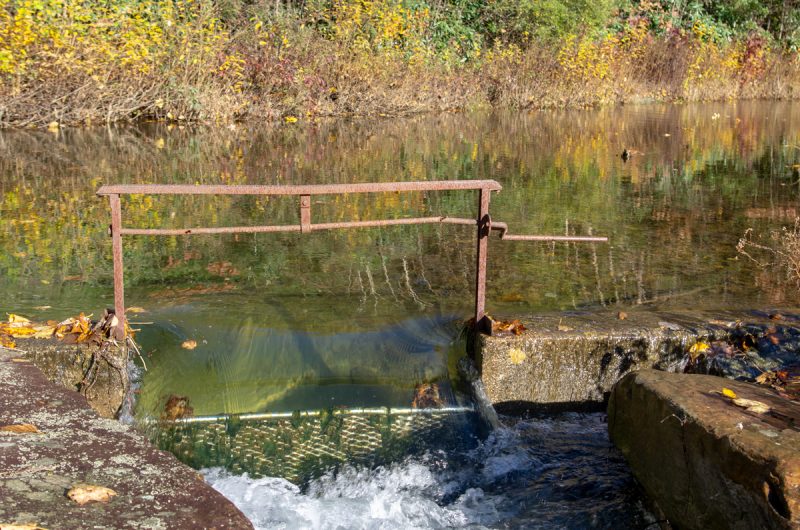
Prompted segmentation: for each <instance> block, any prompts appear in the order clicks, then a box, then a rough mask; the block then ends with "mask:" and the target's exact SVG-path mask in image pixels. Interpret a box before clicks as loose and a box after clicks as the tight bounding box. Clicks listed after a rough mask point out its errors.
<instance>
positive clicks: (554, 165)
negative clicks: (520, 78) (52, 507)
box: [0, 102, 800, 527]
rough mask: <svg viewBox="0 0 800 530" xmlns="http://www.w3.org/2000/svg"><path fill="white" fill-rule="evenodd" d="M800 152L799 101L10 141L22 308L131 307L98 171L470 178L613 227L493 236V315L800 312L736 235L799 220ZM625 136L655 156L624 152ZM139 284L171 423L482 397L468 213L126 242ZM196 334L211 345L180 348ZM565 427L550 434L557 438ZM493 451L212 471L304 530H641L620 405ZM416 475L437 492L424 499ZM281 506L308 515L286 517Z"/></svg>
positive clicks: (212, 214) (5, 201) (389, 200)
mask: <svg viewBox="0 0 800 530" xmlns="http://www.w3.org/2000/svg"><path fill="white" fill-rule="evenodd" d="M798 146H800V107H797V106H794V105H792V104H789V103H765V102H747V103H731V104H703V105H652V106H638V107H637V106H625V107H618V108H613V109H602V110H591V111H564V112H532V113H527V112H516V113H485V114H484V113H477V114H461V115H451V114H443V115H433V116H418V117H413V118H409V119H403V120H388V119H387V120H382V121H374V120H371V121H356V120H354V121H331V122H320V123H315V124H307V125H303V126H298V125H293V126H280V127H274V128H271V127H265V126H260V125H247V126H245V125H242V126H239V127H237V128H236V129H235V130H229V129H224V130H217V129H203V128H198V129H194V128H192V127H173V126H165V125H159V124H150V125H143V126H140V127H111V128H98V129H81V130H70V129H66V130H59V131H57V132H55V133H51V132H45V131H3V132H0V249H2V252H0V312H3V311H6V312H11V311H13V312H16V313H21V314H24V315H26V316H29V317H32V318H37V319H49V318H52V319H61V318H64V317H65V316H67V315H69V314H72V313H76V312H78V311H87V312H92V311H93V312H95V313H96V314H97V313H99V312H100V311H101V310H102V308H104V307H108V306H111V305H112V290H111V260H110V256H111V252H110V241H109V239H108V237H107V226H108V223H109V212H108V206H107V204H106V203H105V202H104V200H102V199H100V198H97V197H95V196H94V192H95V191H96V189H97V188H98V187H99V186H100V185H102V184H111V183H203V184H219V183H223V184H245V183H250V184H256V183H259V184H266V183H269V184H300V183H341V182H370V181H391V180H425V179H427V180H434V179H436V180H445V179H464V178H475V179H489V178H491V179H496V180H497V181H498V182H500V184H501V185H502V186H503V188H504V189H503V191H502V192H501V193H499V194H496V195H495V196H494V197H493V198H492V204H491V212H492V216H493V218H494V219H497V220H501V221H504V222H507V223H508V224H509V226H510V229H511V232H512V233H520V234H524V233H556V234H564V233H569V234H579V235H583V234H589V233H592V234H604V235H608V236H610V242H609V244H608V245H573V244H531V243H519V242H517V243H512V242H501V241H498V240H496V239H494V238H493V239H492V241H491V243H490V250H489V278H488V285H487V305H488V310H489V312H490V313H491V314H492V315H495V316H510V317H514V316H518V315H521V314H525V313H527V312H538V311H559V310H567V309H575V308H578V309H592V308H602V307H609V306H613V307H615V308H620V309H624V308H627V307H632V306H646V307H654V308H659V309H671V308H694V309H702V310H711V311H713V310H715V309H726V310H733V309H751V308H767V307H771V306H785V305H797V304H798V302H799V301H800V300H798V294H797V290H796V289H788V288H786V283H785V282H783V281H782V277H781V273H780V271H778V272H777V273H776V272H775V271H766V272H765V271H762V270H760V269H759V268H758V267H756V266H755V265H754V264H752V263H751V262H749V261H747V260H743V259H739V258H737V254H736V250H735V247H736V243H737V241H738V239H739V238H740V237H741V236H742V235H743V234H744V232H745V230H747V229H748V228H754V229H755V230H756V231H757V232H762V233H763V232H766V231H768V230H770V229H776V228H779V227H780V226H783V225H788V224H791V223H792V222H793V221H794V218H795V216H796V215H797V212H798V205H797V202H798V193H799V192H800V171H799V170H800V149H798ZM623 149H628V150H629V152H632V153H633V155H632V157H631V158H630V159H629V160H628V161H627V162H624V161H623V160H622V159H621V157H620V154H621V153H622V150H623ZM475 206H476V198H475V196H474V195H471V194H469V193H463V192H448V193H437V194H433V193H431V194H382V195H376V196H358V197H338V198H334V197H320V198H319V200H315V202H314V204H313V205H312V208H313V216H314V220H315V222H322V221H325V220H330V221H338V220H349V219H376V218H395V217H401V216H408V215H422V216H432V215H455V216H469V215H472V213H473V212H474V211H475ZM123 211H124V216H125V223H126V225H127V226H136V227H191V226H211V225H237V224H262V223H265V222H268V223H276V224H277V223H284V224H290V223H297V222H298V220H299V214H298V208H297V204H296V203H294V202H292V201H290V200H288V199H274V198H273V199H265V198H252V197H250V198H247V197H218V198H208V197H206V198H199V197H190V198H187V197H183V198H181V197H177V198H164V197H156V198H146V197H136V196H134V197H131V198H130V199H126V200H125V201H124V203H123ZM265 220H266V221H265ZM125 273H126V287H127V292H126V301H127V305H128V306H129V307H134V306H139V307H141V308H143V309H144V310H145V312H141V313H136V314H131V315H130V316H131V320H132V321H133V322H134V327H136V328H138V329H140V331H139V332H138V333H137V340H138V341H139V342H140V343H141V344H142V346H143V354H144V355H143V358H144V361H145V362H146V363H147V366H148V371H147V372H145V375H144V377H143V380H142V382H141V388H140V393H139V395H138V401H137V404H136V408H135V410H134V415H135V416H136V418H138V419H140V420H141V419H146V418H153V417H158V416H159V415H161V414H162V413H163V409H164V406H165V403H166V402H167V400H168V398H169V397H170V396H175V395H177V396H184V397H186V398H187V399H188V400H189V403H190V404H191V406H192V408H193V409H194V413H195V414H219V413H227V414H237V413H242V412H264V411H279V412H280V411H286V410H297V409H320V408H322V409H335V408H337V407H359V406H389V407H403V406H404V407H408V406H409V405H410V404H411V402H412V400H413V399H414V396H415V389H417V388H418V387H419V385H422V384H427V383H436V384H438V385H440V386H441V387H442V388H444V389H447V394H448V400H452V401H455V402H458V403H463V402H466V401H468V399H469V398H468V393H467V392H466V388H465V386H464V384H463V382H462V381H460V378H459V375H458V370H457V365H458V359H459V357H460V356H462V355H463V354H464V344H463V340H462V338H461V337H460V335H459V331H460V329H461V324H462V322H463V320H464V319H466V318H467V317H468V316H469V314H470V311H471V303H472V289H473V288H474V286H473V278H474V229H472V228H466V227H457V226H442V227H436V226H413V227H394V228H386V229H375V230H351V231H340V232H326V233H311V234H307V235H302V236H301V235H298V234H259V235H239V236H233V235H231V236H219V237H217V236H192V237H182V238H178V237H167V238H154V237H129V238H126V239H125ZM187 340H194V341H195V342H196V343H197V347H196V348H195V349H191V350H189V349H185V348H183V347H182V346H181V345H182V343H183V342H184V341H187ZM587 422H588V423H587ZM587 425H588V427H587ZM556 427H557V428H556ZM554 428H556V432H557V435H553V436H552V440H553V441H552V443H551V438H546V437H544V435H543V434H541V433H550V434H552V433H553V432H554V431H553V430H552V429H554ZM548 429H550V430H548ZM586 429H588V430H589V432H590V434H586ZM473 442H474V444H478V443H479V442H480V440H479V439H476V440H474V441H473ZM480 443H482V444H483V445H480V446H477V445H476V446H475V447H473V448H472V449H470V451H473V452H471V453H469V454H468V455H467V456H463V455H462V451H461V450H453V449H452V448H451V447H448V446H446V445H445V446H441V447H435V446H431V447H430V451H431V452H430V454H428V456H423V455H420V454H416V453H415V454H413V455H410V456H408V457H407V460H405V461H403V460H401V461H398V462H396V463H395V464H387V465H388V466H389V467H387V468H383V470H382V471H379V470H376V469H372V468H370V467H362V468H358V469H356V470H353V471H349V472H347V473H344V472H341V473H339V474H338V475H335V476H333V475H332V476H330V477H328V478H326V479H317V480H316V481H314V482H312V483H311V484H307V485H306V486H305V488H304V489H303V490H302V491H300V490H295V489H293V488H292V487H289V486H288V485H287V484H286V483H284V482H281V481H279V480H277V479H274V480H273V479H261V478H259V479H245V478H242V477H228V478H224V477H223V475H221V474H220V473H221V472H214V473H216V474H212V475H211V476H213V477H214V483H215V484H216V485H217V486H218V487H220V488H221V489H224V488H226V487H228V486H227V485H230V487H231V488H234V490H232V493H231V495H232V496H233V497H234V498H237V500H238V501H239V502H241V503H244V504H243V506H244V507H245V509H246V510H249V511H250V512H251V513H252V517H253V518H254V519H255V520H264V521H268V519H269V518H271V517H272V518H276V519H275V521H284V522H285V524H287V525H289V526H293V525H292V524H291V523H292V522H295V523H297V522H298V521H310V522H309V523H308V525H310V526H314V524H315V522H314V520H311V519H308V517H312V514H314V513H317V512H319V513H318V514H317V516H319V517H322V518H323V519H319V525H317V526H324V524H328V523H324V524H323V521H328V522H329V523H330V525H334V524H341V525H347V524H349V523H348V522H347V521H349V519H346V520H340V519H341V518H340V519H337V518H336V517H335V516H334V517H332V518H328V519H324V517H326V515H325V514H327V513H332V514H336V513H340V514H344V513H348V514H349V513H350V512H352V513H353V514H354V517H356V518H355V519H354V521H356V523H354V526H356V527H370V526H378V527H379V526H380V524H381V522H383V523H385V525H386V526H389V527H398V526H404V525H405V524H406V523H408V525H412V526H413V525H417V526H437V525H438V526H447V525H451V526H452V525H455V526H458V525H461V524H475V525H484V526H489V527H504V526H510V527H514V526H537V525H541V526H576V525H577V526H588V525H591V524H595V525H596V526H598V527H624V526H626V525H627V526H637V524H638V522H639V520H638V519H636V517H638V515H635V514H640V513H641V511H640V510H639V508H638V503H639V499H638V497H637V495H638V494H637V493H635V491H634V493H625V492H626V491H628V490H626V489H625V488H622V489H619V488H616V487H611V486H609V485H610V484H617V485H619V484H623V483H624V484H631V482H630V480H631V479H630V476H629V475H628V472H627V471H626V470H625V468H624V466H623V465H622V464H621V462H620V461H619V458H618V456H616V455H615V453H614V452H613V450H611V449H609V446H608V441H607V439H606V437H605V434H604V426H603V424H602V421H601V420H600V419H599V418H598V417H595V416H586V417H583V416H582V417H555V418H545V419H540V420H535V421H531V422H523V423H521V424H518V425H516V426H514V427H512V428H511V429H510V430H504V431H501V432H496V433H495V434H493V435H491V436H490V438H489V441H485V442H480ZM481 451H483V452H481ZM486 451H489V452H488V453H487V452H486ZM491 451H499V452H500V453H498V454H503V455H505V454H506V453H508V452H510V453H513V454H517V453H515V451H519V454H520V455H524V456H525V458H527V460H525V462H528V463H529V464H530V465H529V466H528V467H524V466H523V467H522V468H521V469H522V471H520V472H519V473H516V472H514V473H510V474H505V475H503V474H502V473H501V474H500V477H501V478H499V479H497V480H494V479H491V478H490V477H489V476H491V475H492V474H493V473H494V472H495V471H496V470H497V469H500V468H501V467H502V465H501V464H502V461H503V460H502V458H501V459H500V460H492V458H494V457H493V455H494V453H491ZM537 451H539V452H537ZM470 455H471V456H470ZM462 456H463V458H462ZM470 458H471V459H472V460H470ZM520 458H522V457H520ZM491 462H495V463H491ZM515 465H516V464H515ZM487 466H488V467H487ZM495 466H499V467H495ZM548 466H550V467H548ZM553 470H555V471H553ZM487 473H488V476H487ZM605 473H610V474H611V475H613V477H612V478H608V477H607V476H606V475H605ZM562 476H563V477H567V478H565V479H563V480H562V479H561V478H559V477H562ZM403 481H406V482H407V481H413V482H414V483H419V484H424V485H425V486H424V487H423V488H421V489H420V490H419V491H416V490H414V488H405V489H404V488H402V487H400V486H399V485H400V484H403V483H404V482H403ZM617 481H622V482H617ZM248 487H250V488H252V495H255V496H256V497H253V498H252V499H251V500H245V494H246V491H247V488H248ZM631 487H632V486H631ZM348 488H350V489H348ZM359 488H362V489H359ZM634 490H635V488H634ZM631 491H633V490H631ZM518 492H525V495H528V496H529V497H531V498H532V499H536V500H535V502H534V501H531V502H526V501H525V498H523V497H522V496H521V495H522V494H519V495H518ZM353 499H356V501H353ZM598 499H601V500H602V502H600V501H599V500H598ZM283 500H290V501H291V504H292V505H296V506H297V510H305V511H304V512H303V513H299V512H298V513H294V512H286V513H283V512H280V513H275V510H273V509H271V508H269V507H270V506H274V507H278V506H283V502H282V501H283ZM364 500H366V501H368V502H362V501H364ZM401 501H402V502H401ZM405 501H408V503H407V504H408V506H406V502H405ZM356 504H357V505H358V506H359V507H358V508H357V507H354V506H355V505H356ZM362 504H365V505H367V506H370V507H373V504H374V511H373V508H369V510H367V508H360V506H361V505H362ZM595 504H598V505H599V506H600V508H598V509H595V508H593V506H595ZM248 506H250V508H248ZM276 509H278V508H276ZM326 510H327V511H326ZM365 510H367V511H365ZM393 510H394V511H393ZM404 510H405V511H404ZM409 510H410V511H409ZM484 510H485V511H486V513H484ZM423 512H424V513H423ZM427 513H429V514H430V515H425V514H427ZM381 514H383V515H381ZM549 514H553V515H552V517H553V519H550V515H549ZM631 514H634V515H631ZM342 517H344V516H342ZM381 517H383V519H381ZM426 517H431V518H430V519H426ZM631 517H633V518H631ZM259 518H261V519H259ZM570 518H574V519H570ZM337 521H338V523H337ZM593 521H594V522H593ZM362 523H363V524H362ZM264 524H267V525H268V526H269V524H268V523H264ZM298 524H299V523H298ZM303 524H305V523H303ZM295 526H296V525H295Z"/></svg>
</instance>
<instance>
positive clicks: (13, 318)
mask: <svg viewBox="0 0 800 530" xmlns="http://www.w3.org/2000/svg"><path fill="white" fill-rule="evenodd" d="M7 314H8V323H9V324H17V323H22V324H27V323H29V322H30V320H28V319H27V318H25V317H21V316H19V315H15V314H14V313H7Z"/></svg>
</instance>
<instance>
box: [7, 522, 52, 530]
mask: <svg viewBox="0 0 800 530" xmlns="http://www.w3.org/2000/svg"><path fill="white" fill-rule="evenodd" d="M0 530H45V529H44V528H42V527H41V526H39V525H38V524H36V523H19V524H18V523H0Z"/></svg>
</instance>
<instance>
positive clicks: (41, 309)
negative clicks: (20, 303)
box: [34, 305, 53, 311]
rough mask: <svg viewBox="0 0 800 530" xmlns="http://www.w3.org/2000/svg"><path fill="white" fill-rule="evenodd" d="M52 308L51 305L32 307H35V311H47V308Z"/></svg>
mask: <svg viewBox="0 0 800 530" xmlns="http://www.w3.org/2000/svg"><path fill="white" fill-rule="evenodd" d="M52 308H53V306H51V305H37V306H36V307H34V309H36V310H37V311H47V310H48V309H52Z"/></svg>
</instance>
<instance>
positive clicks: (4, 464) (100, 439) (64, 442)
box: [0, 349, 252, 529]
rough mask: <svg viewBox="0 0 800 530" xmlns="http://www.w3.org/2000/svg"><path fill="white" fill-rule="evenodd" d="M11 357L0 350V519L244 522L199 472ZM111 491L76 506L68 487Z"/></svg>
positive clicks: (46, 523) (127, 524) (69, 523)
mask: <svg viewBox="0 0 800 530" xmlns="http://www.w3.org/2000/svg"><path fill="white" fill-rule="evenodd" d="M17 356H18V354H15V353H14V352H9V351H7V350H3V349H0V426H3V425H9V424H21V423H27V424H32V425H34V426H36V428H37V429H38V430H39V431H40V433H38V434H37V433H25V434H14V433H10V432H0V525H2V524H11V523H37V524H39V525H40V526H42V527H44V528H170V529H172V528H216V529H222V528H236V529H242V528H252V525H251V524H250V522H249V521H248V520H247V518H246V517H245V516H244V515H243V514H242V513H241V512H240V511H239V510H238V509H237V508H236V507H235V506H234V505H233V504H232V503H231V502H230V501H228V500H227V499H226V498H225V497H223V496H222V495H221V494H220V493H218V492H217V491H215V490H214V489H213V488H211V487H210V486H209V485H207V484H206V483H205V482H204V481H203V479H202V477H201V476H200V475H199V474H198V473H197V472H196V471H194V470H192V469H191V468H189V467H187V466H184V465H183V464H181V463H180V462H178V460H177V459H176V458H175V457H174V456H172V455H171V454H169V453H167V452H164V451H159V450H157V449H155V448H154V447H152V446H151V445H150V444H149V442H148V441H147V440H146V439H145V438H144V437H143V436H141V435H140V434H139V433H137V432H136V431H135V430H134V429H133V428H132V427H129V426H127V425H123V424H121V423H119V422H117V421H114V420H110V419H102V418H100V417H98V415H97V414H96V413H95V412H94V411H93V410H91V409H90V408H89V405H88V403H87V402H86V399H85V398H84V397H83V396H81V395H80V394H78V393H77V392H73V391H70V390H67V389H65V388H62V387H60V386H57V385H55V384H53V383H51V382H50V381H48V380H47V378H45V376H44V375H43V374H42V372H41V371H40V370H39V369H38V368H36V367H35V366H34V365H33V364H31V363H30V362H28V361H27V360H25V359H18V358H17ZM79 483H88V484H95V485H99V486H104V487H107V488H111V489H113V490H114V491H116V492H117V496H116V497H114V498H113V499H112V500H110V501H109V502H108V503H90V504H86V505H83V506H80V505H78V504H76V503H75V502H73V501H72V500H70V499H68V498H67V497H66V495H65V494H66V491H67V490H68V489H69V488H71V487H73V486H74V485H75V484H79Z"/></svg>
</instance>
